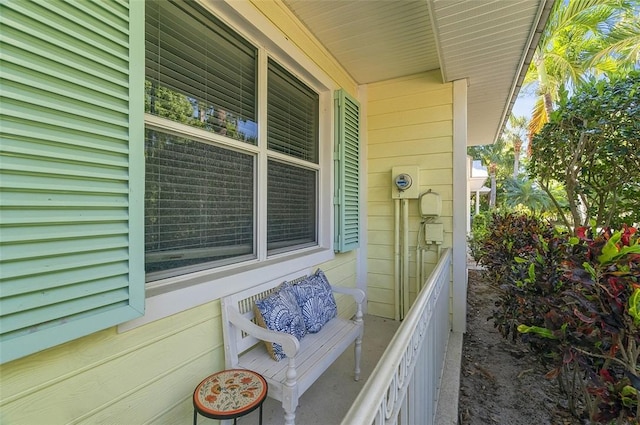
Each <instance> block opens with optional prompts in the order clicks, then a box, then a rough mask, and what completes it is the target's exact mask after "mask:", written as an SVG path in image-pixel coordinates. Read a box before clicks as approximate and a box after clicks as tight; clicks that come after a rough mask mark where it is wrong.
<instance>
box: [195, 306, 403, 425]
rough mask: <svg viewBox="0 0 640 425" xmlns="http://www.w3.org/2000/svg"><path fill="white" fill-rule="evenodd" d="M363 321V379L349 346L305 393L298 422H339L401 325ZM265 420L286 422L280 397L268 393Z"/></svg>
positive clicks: (268, 424)
mask: <svg viewBox="0 0 640 425" xmlns="http://www.w3.org/2000/svg"><path fill="white" fill-rule="evenodd" d="M364 323H365V324H364V337H363V340H362V359H361V365H360V366H361V373H360V380H359V381H357V382H356V381H354V380H353V365H354V362H353V349H352V348H349V349H347V351H345V352H344V353H343V354H342V356H340V358H338V360H337V361H336V362H335V363H334V364H333V365H331V367H329V369H328V370H327V371H326V372H325V373H324V374H323V375H322V376H321V377H320V378H319V379H318V380H317V381H316V382H315V383H314V384H313V385H312V386H311V388H309V389H308V390H307V391H306V392H305V393H304V394H303V395H302V397H301V398H300V400H299V404H298V409H297V410H296V425H316V424H317V425H337V424H339V423H340V422H341V421H342V418H343V417H344V415H345V414H346V413H347V411H348V410H349V408H350V407H351V405H352V404H353V401H354V400H355V398H356V397H357V395H358V393H359V391H360V390H361V389H362V387H363V386H364V383H365V382H366V380H367V378H369V376H370V375H371V372H372V371H373V369H374V368H375V366H376V364H377V363H378V359H379V358H380V357H381V356H382V353H383V352H384V350H385V349H386V348H387V345H388V344H389V341H391V338H393V335H394V333H395V331H396V330H397V329H398V327H399V326H400V322H396V321H394V320H391V319H385V318H382V317H377V316H371V315H365V317H364ZM212 422H213V421H212ZM201 423H202V424H205V423H208V422H207V419H206V418H204V417H202V416H201V417H199V418H198V424H201ZM262 423H263V425H281V424H283V423H284V411H283V410H282V405H281V404H280V402H279V401H277V400H273V399H271V398H269V397H267V400H266V401H265V402H264V405H263V418H262ZM238 424H240V425H254V424H255V425H257V424H258V411H257V410H256V411H255V412H252V413H250V414H249V415H247V416H244V417H242V418H240V419H238Z"/></svg>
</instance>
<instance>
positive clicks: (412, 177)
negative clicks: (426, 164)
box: [391, 165, 420, 199]
mask: <svg viewBox="0 0 640 425" xmlns="http://www.w3.org/2000/svg"><path fill="white" fill-rule="evenodd" d="M419 180H420V168H419V167H418V166H417V165H404V166H400V167H393V168H392V169H391V198H392V199H418V197H419V196H420V182H419Z"/></svg>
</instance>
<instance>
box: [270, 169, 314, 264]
mask: <svg viewBox="0 0 640 425" xmlns="http://www.w3.org/2000/svg"><path fill="white" fill-rule="evenodd" d="M268 169H269V176H268V184H267V186H268V188H267V197H268V201H267V203H268V205H267V250H268V252H269V253H270V254H273V253H277V252H279V251H283V250H291V249H293V248H299V247H301V246H305V245H315V244H316V243H317V238H316V210H317V208H316V199H317V193H316V184H317V183H316V182H317V177H316V172H315V171H313V170H308V169H305V168H301V167H298V166H293V165H289V164H284V163H281V162H278V161H273V160H270V161H269V165H268Z"/></svg>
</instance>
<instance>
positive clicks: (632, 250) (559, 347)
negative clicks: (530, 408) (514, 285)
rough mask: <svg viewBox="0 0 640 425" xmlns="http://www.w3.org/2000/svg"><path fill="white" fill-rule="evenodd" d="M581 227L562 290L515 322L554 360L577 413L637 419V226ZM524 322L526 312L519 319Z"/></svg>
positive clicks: (600, 419)
mask: <svg viewBox="0 0 640 425" xmlns="http://www.w3.org/2000/svg"><path fill="white" fill-rule="evenodd" d="M593 233H594V230H593V229H585V228H580V229H578V231H577V234H578V240H577V241H576V240H575V238H569V241H570V244H571V245H572V247H573V249H572V250H570V251H566V252H567V253H568V254H569V255H568V256H567V257H566V259H565V260H564V261H563V262H562V269H563V270H564V272H563V274H562V276H561V281H562V284H561V287H562V288H563V289H562V291H561V292H559V293H557V294H552V296H549V297H546V298H545V299H544V302H546V303H547V305H548V310H547V311H546V312H545V314H544V316H543V317H542V318H531V319H529V320H530V322H525V324H522V325H520V326H519V327H518V330H519V331H520V332H521V333H522V339H523V340H525V341H527V342H529V343H530V345H531V346H532V348H533V349H534V350H538V352H540V353H541V354H544V356H545V358H546V359H549V360H550V361H551V363H552V370H551V371H550V373H549V374H548V376H549V377H557V378H558V381H559V383H560V385H561V388H562V389H563V390H564V391H565V393H566V395H567V397H568V398H569V406H570V408H571V410H572V411H573V412H574V414H576V415H580V411H579V409H578V406H579V405H580V404H582V405H584V406H585V407H584V410H585V414H586V415H588V416H589V418H590V420H591V421H592V423H606V424H608V423H611V422H616V423H619V424H626V423H636V422H635V421H637V419H638V418H640V405H639V403H638V392H639V390H640V363H639V361H640V359H639V356H640V326H639V325H640V321H639V320H638V318H637V315H638V313H637V311H638V302H639V301H640V295H638V293H639V291H640V251H639V250H640V243H639V241H638V237H637V234H636V230H635V228H632V227H627V226H625V227H623V229H622V230H620V231H617V232H612V231H610V230H608V229H605V230H604V231H603V232H601V234H599V235H597V236H595V237H592V236H590V235H591V234H593ZM522 319H523V320H526V318H522Z"/></svg>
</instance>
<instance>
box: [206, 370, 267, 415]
mask: <svg viewBox="0 0 640 425" xmlns="http://www.w3.org/2000/svg"><path fill="white" fill-rule="evenodd" d="M266 396H267V383H266V381H265V380H264V378H263V377H262V376H260V375H259V374H257V373H255V372H252V371H250V370H244V369H231V370H223V371H221V372H218V373H215V374H213V375H211V376H209V377H208V378H207V379H205V380H204V381H202V382H201V383H200V385H198V387H197V388H196V390H195V393H194V398H193V400H194V403H195V404H196V407H197V408H198V410H200V411H201V412H206V413H207V415H212V416H220V419H224V418H232V417H235V416H240V415H241V414H245V413H249V412H251V411H253V410H254V409H255V408H256V407H258V406H259V405H260V404H261V403H262V402H263V401H264V399H265V398H266Z"/></svg>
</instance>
